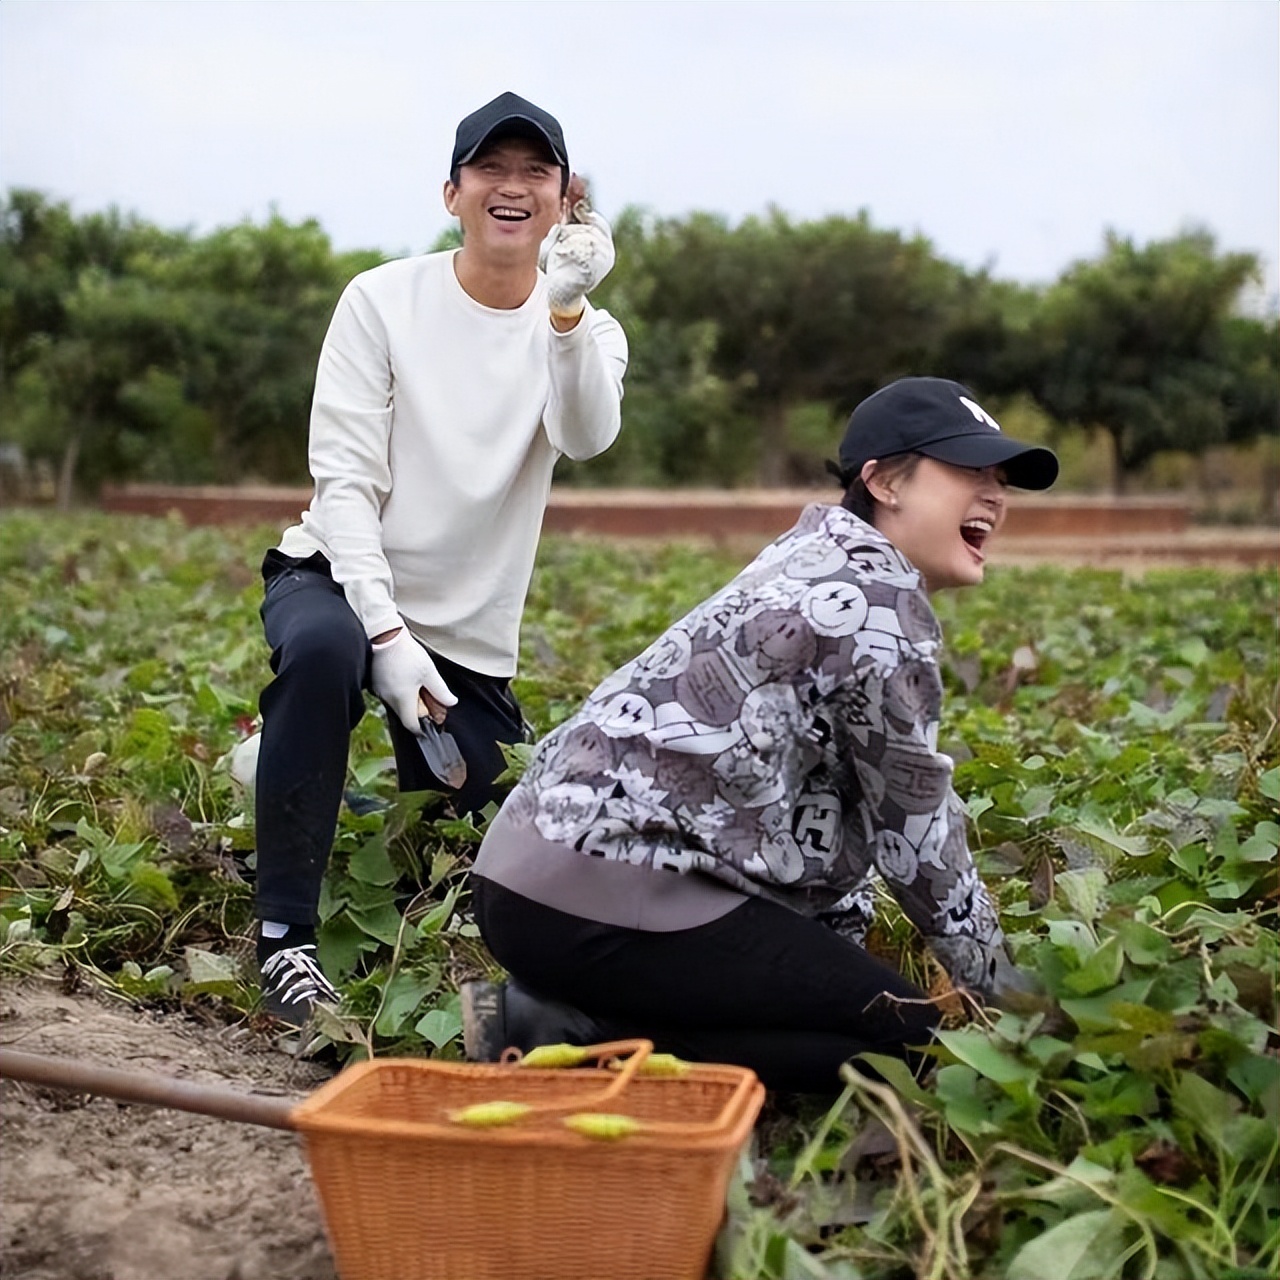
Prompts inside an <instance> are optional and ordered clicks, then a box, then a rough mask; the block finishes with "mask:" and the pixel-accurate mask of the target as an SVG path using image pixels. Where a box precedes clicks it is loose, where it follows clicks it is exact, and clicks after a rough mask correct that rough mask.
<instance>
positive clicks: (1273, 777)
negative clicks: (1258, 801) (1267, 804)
mask: <svg viewBox="0 0 1280 1280" xmlns="http://www.w3.org/2000/svg"><path fill="white" fill-rule="evenodd" d="M1258 790H1259V792H1261V794H1262V795H1264V796H1266V798H1267V799H1268V800H1280V767H1277V768H1275V769H1268V770H1267V771H1266V773H1264V774H1263V775H1262V776H1261V777H1260V778H1259V779H1258Z"/></svg>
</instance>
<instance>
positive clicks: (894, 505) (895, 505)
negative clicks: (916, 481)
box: [889, 498, 902, 511]
mask: <svg viewBox="0 0 1280 1280" xmlns="http://www.w3.org/2000/svg"><path fill="white" fill-rule="evenodd" d="M889 510H890V511H901V510H902V503H900V502H899V501H898V500H897V498H890V499H889Z"/></svg>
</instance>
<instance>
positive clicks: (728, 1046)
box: [472, 877, 938, 1094]
mask: <svg viewBox="0 0 1280 1280" xmlns="http://www.w3.org/2000/svg"><path fill="white" fill-rule="evenodd" d="M472 887H473V895H474V905H475V915H476V923H477V924H478V925H479V927H480V933H481V935H482V936H483V938H484V940H485V943H486V945H487V946H488V947H489V949H490V951H492V952H493V955H494V957H495V958H496V959H497V961H498V963H499V964H501V965H502V966H503V967H504V968H505V969H506V970H507V971H508V973H510V974H511V975H512V976H513V977H514V978H516V979H517V980H518V981H519V982H520V983H521V985H522V986H525V987H527V988H528V989H530V990H531V991H534V992H536V993H537V994H539V995H542V996H545V997H548V998H550V999H552V1000H559V1001H563V1002H565V1003H566V1004H570V1005H573V1006H575V1007H576V1008H578V1009H580V1010H581V1011H582V1012H583V1013H585V1014H587V1015H589V1016H590V1017H591V1018H592V1019H593V1020H594V1021H595V1022H596V1024H597V1026H598V1027H599V1030H600V1033H601V1038H602V1039H605V1040H612V1039H622V1038H629V1037H635V1036H642V1037H644V1038H645V1039H648V1040H652V1041H653V1042H654V1044H655V1047H656V1048H657V1049H659V1050H661V1051H665V1052H668V1053H675V1054H679V1055H680V1056H681V1057H683V1058H688V1059H690V1060H691V1061H695V1062H727V1063H733V1064H736V1065H738V1066H744V1067H751V1068H752V1069H753V1070H754V1071H755V1072H756V1074H757V1075H759V1077H760V1078H761V1080H763V1081H764V1083H765V1084H766V1085H767V1086H768V1087H770V1088H773V1089H783V1090H787V1091H790V1092H797V1093H830V1094H834V1093H836V1092H838V1091H839V1089H840V1088H841V1081H840V1078H839V1074H838V1073H839V1068H840V1065H841V1063H843V1062H845V1061H847V1060H848V1059H849V1058H851V1057H853V1056H854V1055H855V1054H858V1053H863V1052H874V1053H884V1054H891V1055H894V1056H896V1057H902V1058H906V1059H907V1060H908V1061H913V1065H914V1055H912V1054H911V1053H910V1052H909V1049H910V1047H911V1046H924V1045H927V1044H928V1042H929V1041H930V1040H931V1039H932V1037H933V1032H934V1029H935V1028H936V1026H937V1023H938V1012H937V1010H936V1009H935V1008H934V1006H933V1005H932V1004H930V1003H928V1002H927V998H926V996H925V994H924V992H922V991H920V990H919V989H918V988H916V987H914V986H913V985H912V984H911V983H910V982H908V981H907V980H906V979H905V978H904V977H903V976H902V975H901V974H900V973H898V972H897V971H896V970H894V969H891V968H889V967H888V966H887V965H884V964H882V963H881V962H880V961H878V960H876V959H874V958H873V957H872V956H869V955H868V954H867V953H866V952H865V951H863V950H862V948H861V947H858V946H856V945H855V944H854V943H852V942H848V941H846V940H845V939H844V938H841V937H840V936H839V935H837V934H836V933H834V932H832V930H830V929H828V928H827V926H826V925H824V924H821V923H820V922H818V921H816V920H811V919H808V918H807V917H804V916H801V915H798V914H797V913H796V912H794V911H789V910H788V909H787V908H785V907H780V906H777V905H776V904H774V903H772V902H766V901H765V900H763V899H761V898H749V899H748V900H747V901H745V902H744V903H743V904H742V905H741V906H740V907H735V908H734V909H733V910H732V911H730V912H729V913H728V914H727V915H724V916H721V917H720V919H718V920H713V921H712V922H711V923H710V924H705V925H700V926H698V927H697V928H694V929H682V930H677V931H675V932H671V933H651V932H645V931H641V930H637V929H622V928H618V927H617V926H615V925H605V924H596V923H594V922H592V921H588V920H582V919H580V918H578V917H576V916H571V915H567V914H565V913H564V912H562V911H556V910H553V909H552V908H550V907H544V906H542V905H540V904H539V903H536V902H532V901H530V900H529V899H528V898H525V897H523V896H521V895H520V894H517V893H513V892H511V890H509V889H505V888H503V887H502V886H501V885H497V884H494V883H493V882H492V881H488V880H484V879H482V878H480V877H474V878H473V879H472Z"/></svg>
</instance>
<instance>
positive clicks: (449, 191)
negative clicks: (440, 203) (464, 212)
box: [444, 178, 458, 217]
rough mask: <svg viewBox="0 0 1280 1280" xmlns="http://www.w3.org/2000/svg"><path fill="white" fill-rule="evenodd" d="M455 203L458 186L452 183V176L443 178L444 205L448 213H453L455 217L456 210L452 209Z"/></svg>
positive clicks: (456, 201)
mask: <svg viewBox="0 0 1280 1280" xmlns="http://www.w3.org/2000/svg"><path fill="white" fill-rule="evenodd" d="M457 203H458V188H457V187H455V186H454V185H453V179H452V178H446V179H445V180H444V207H445V209H446V210H448V212H449V213H450V214H452V215H454V216H455V217H456V216H457V211H456V210H455V209H454V205H456V204H457Z"/></svg>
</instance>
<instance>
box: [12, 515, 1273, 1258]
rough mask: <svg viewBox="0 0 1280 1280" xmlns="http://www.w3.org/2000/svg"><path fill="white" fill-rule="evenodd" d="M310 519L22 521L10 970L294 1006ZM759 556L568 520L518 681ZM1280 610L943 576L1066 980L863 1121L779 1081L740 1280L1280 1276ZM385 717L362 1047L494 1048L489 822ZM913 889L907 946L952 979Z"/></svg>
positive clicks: (547, 564) (740, 1249)
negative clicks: (300, 654) (422, 761)
mask: <svg viewBox="0 0 1280 1280" xmlns="http://www.w3.org/2000/svg"><path fill="white" fill-rule="evenodd" d="M273 538H274V532H273V531H270V530H256V531H255V530H243V531H231V532H227V531H223V532H216V533H215V532H211V531H207V530H188V529H185V528H184V527H183V526H181V525H180V524H177V523H172V522H166V521H147V520H131V519H123V518H105V517H102V516H96V515H78V516H72V517H59V518H53V517H49V516H47V515H43V514H42V515H40V516H39V517H36V516H34V515H26V514H21V513H16V514H7V515H5V516H3V517H0V655H2V656H0V972H3V973H8V974H19V973H30V972H35V971H40V972H46V973H47V972H53V973H55V974H60V975H61V976H62V977H64V978H65V979H67V980H70V981H74V980H80V979H87V980H92V981H95V982H101V983H105V984H108V985H110V986H112V987H114V988H115V989H116V990H117V991H119V992H120V993H121V994H123V995H125V996H127V997H129V998H130V999H133V1000H136V1001H139V1002H142V1003H149V1004H155V1005H160V1006H164V1007H180V1006H188V1007H190V1006H192V1005H200V1006H202V1007H203V1008H204V1010H205V1011H206V1013H207V1014H209V1015H210V1016H216V1017H223V1018H227V1019H249V1020H252V1019H254V1018H256V1017H257V1012H256V1010H257V988H256V973H255V971H254V969H253V966H252V963H251V962H250V960H249V959H248V957H249V956H250V954H251V950H252V948H251V941H250V940H251V933H252V921H251V917H252V909H251V908H252V903H251V895H252V890H251V887H250V883H249V882H250V881H251V878H252V874H253V862H254V855H253V847H254V839H253V812H252V807H251V804H250V802H249V797H248V796H246V795H245V794H244V793H243V792H242V791H241V790H240V789H239V788H238V787H237V786H236V785H235V784H234V783H233V781H232V779H231V777H230V774H229V771H228V767H227V757H228V755H229V753H230V752H231V750H232V749H233V748H234V747H235V745H236V744H237V743H238V742H239V741H240V740H241V739H242V738H243V737H244V736H245V735H246V734H247V733H248V732H250V731H251V729H252V725H253V716H254V713H255V710H256V705H257V696H258V692H259V689H260V686H261V685H262V683H263V682H264V681H265V680H266V679H267V678H268V674H269V673H268V672H267V667H266V650H265V645H264V642H263V641H262V639H261V634H260V626H259V622H258V618H257V608H258V603H259V599H260V589H259V587H258V583H257V580H256V573H255V568H254V566H255V564H256V562H257V560H258V558H259V557H260V555H261V552H262V550H263V548H264V547H265V546H267V545H270V543H271V541H272V540H273ZM746 558H747V557H746V555H745V553H744V554H741V555H738V556H735V555H734V554H733V553H731V552H728V551H716V552H713V551H707V550H703V549H696V548H692V547H687V546H665V547H646V548H638V547H635V546H623V545H619V546H612V545H609V544H602V543H599V542H587V541H585V540H584V541H579V540H572V539H556V538H548V539H546V540H545V541H544V544H543V547H542V550H541V552H540V556H539V562H538V568H537V572H536V575H535V579H534V584H533V588H532V590H531V593H530V599H529V608H528V614H527V618H526V624H525V628H524V636H523V651H522V660H521V671H522V674H521V677H520V679H519V681H518V682H517V693H518V695H519V697H520V698H521V700H522V703H523V705H524V707H525V710H526V713H527V714H528V716H529V717H530V719H531V720H532V722H533V723H534V725H535V728H536V729H537V730H539V731H540V732H545V731H546V730H548V729H550V728H551V727H553V726H554V725H556V724H558V723H560V722H561V721H562V720H563V719H564V718H565V717H566V716H567V715H569V714H570V713H571V712H572V711H573V709H574V708H575V707H576V706H577V704H578V703H579V702H580V701H581V699H582V698H583V697H584V696H585V695H586V693H587V692H589V690H590V689H591V688H592V687H593V686H594V684H595V683H596V682H597V681H598V680H599V679H600V678H602V677H603V676H604V675H605V674H607V672H608V671H610V670H611V669H612V668H613V667H614V666H616V665H617V664H618V663H620V662H622V661H624V660H626V659H627V658H629V657H631V656H632V655H634V654H635V653H637V652H638V651H639V650H640V649H641V648H643V647H644V646H645V645H647V644H648V643H649V642H650V641H651V640H652V639H653V638H654V637H655V636H656V635H657V634H658V632H659V631H660V630H661V629H662V628H663V627H665V626H666V625H667V623H668V622H670V621H671V620H672V619H674V618H675V617H676V616H678V615H679V614H681V613H683V612H684V611H685V610H686V609H687V608H689V607H691V606H692V605H693V604H694V603H696V602H697V601H698V600H700V599H701V598H703V597H704V596H705V595H707V594H708V593H709V592H711V591H712V590H714V589H715V588H716V587H718V586H719V585H720V584H722V583H723V582H724V581H725V580H727V578H728V577H729V576H731V574H732V573H733V572H735V571H736V569H737V568H739V567H740V566H741V564H742V563H743V562H744V561H745V559H746ZM1277 594H1278V593H1277V581H1276V577H1275V575H1274V573H1263V572H1258V573H1238V574H1233V575H1222V574H1218V573H1207V572H1200V571H1179V572H1174V571H1166V572H1160V573H1151V574H1148V575H1146V576H1145V577H1143V578H1142V579H1140V580H1129V579H1125V578H1124V577H1122V576H1121V575H1119V574H1118V573H1111V572H1098V571H1092V570H1075V571H1069V572H1068V571H1063V570H1056V569H1048V568H1044V569H1035V570H1023V571H1012V570H1009V571H1004V572H1000V571H995V572H992V574H991V575H990V581H989V583H988V584H987V585H986V586H985V587H984V588H983V589H982V590H980V591H976V592H969V593H962V594H958V595H955V596H940V597H937V598H936V599H935V605H936V607H937V609H938V611H939V614H940V616H941V618H942V622H943V626H944V630H945V632H946V636H947V647H946V651H945V658H944V661H945V667H944V678H945V680H946V682H947V685H948V689H949V698H948V702H947V710H946V719H945V722H944V726H943V737H944V742H943V746H944V748H945V749H946V750H948V751H949V752H950V753H951V754H952V755H953V756H954V758H955V759H956V761H957V767H956V772H955V782H956V786H957V789H958V791H959V792H960V794H961V797H962V799H963V800H964V802H965V804H966V806H967V809H968V813H969V817H970V824H971V832H970V834H971V842H972V845H973V847H974V849H975V856H976V857H977V859H978V861H979V864H980V866H981V867H982V869H983V871H984V874H985V876H986V879H987V881H988V883H989V884H990V885H991V886H992V888H993V890H994V892H995V894H996V897H997V899H998V903H999V906H1000V908H1001V912H1002V916H1003V920H1004V924H1005V927H1006V932H1007V933H1008V934H1009V936H1010V939H1011V942H1012V944H1013V946H1014V948H1015V951H1016V955H1017V958H1018V961H1019V963H1020V964H1021V965H1022V966H1023V967H1024V968H1025V969H1027V970H1029V971H1031V972H1033V973H1034V974H1035V975H1036V976H1037V977H1038V979H1039V981H1040V983H1041V986H1042V988H1043V996H1042V998H1041V1000H1040V1003H1039V1005H1038V1006H1036V1007H1028V1008H1026V1009H1023V1010H1020V1011H1018V1012H1010V1013H1004V1014H999V1015H991V1016H987V1015H983V1016H979V1017H977V1018H973V1019H970V1020H968V1021H965V1020H962V1019H960V1018H958V1017H957V1018H953V1019H952V1020H951V1023H950V1025H948V1027H947V1029H946V1030H944V1031H943V1033H942V1034H941V1035H940V1037H939V1039H938V1042H937V1044H936V1045H935V1046H934V1048H933V1049H932V1050H931V1054H932V1060H933V1063H932V1072H931V1074H930V1075H929V1076H928V1077H927V1078H926V1079H925V1080H924V1081H923V1082H919V1081H916V1080H915V1079H913V1078H912V1077H911V1076H910V1075H909V1074H908V1073H907V1072H906V1070H905V1068H903V1067H902V1066H901V1064H899V1063H897V1062H895V1061H892V1060H885V1059H876V1058H869V1059H868V1060H866V1061H860V1062H855V1063H853V1064H850V1066H849V1068H848V1070H847V1080H846V1089H845V1092H844V1094H843V1095H842V1096H841V1097H840V1098H839V1099H838V1100H837V1101H836V1102H835V1104H834V1105H832V1106H830V1107H827V1106H815V1105H814V1104H811V1103H809V1102H799V1101H792V1100H778V1101H776V1102H775V1103H774V1104H773V1106H772V1107H771V1110H770V1112H769V1113H768V1115H767V1116H766V1118H765V1120H764V1121H763V1122H762V1124H761V1125H760V1127H759V1129H758V1133H757V1142H756V1147H755V1149H754V1151H753V1152H752V1153H751V1154H750V1155H749V1156H747V1157H745V1158H744V1160H743V1163H742V1167H741V1171H740V1176H739V1178H738V1179H737V1180H736V1182H735V1185H734V1187H733V1190H732V1195H731V1213H730V1220H729V1226H728V1229H727V1230H726V1231H725V1233H724V1234H723V1236H722V1239H721V1242H720V1249H719V1259H718V1267H717V1274H718V1275H721V1276H724V1277H739V1278H742V1280H746V1278H747V1277H751V1278H752V1280H778V1278H781V1277H788V1278H791V1277H824V1278H826V1280H855V1278H856V1280H908V1278H911V1280H915V1278H916V1277H926V1276H928V1277H938V1278H944V1277H945V1280H966V1278H971V1280H996V1278H997V1277H999V1278H1001V1280H1006V1278H1007V1280H1031V1278H1032V1277H1039V1276H1041V1275H1048V1274H1052V1275H1055V1276H1061V1277H1063V1278H1064V1280H1090V1278H1091V1277H1097V1278H1098V1280H1103V1278H1106V1280H1112V1278H1113V1277H1119V1278H1120V1280H1126V1278H1128V1277H1144V1278H1149V1280H1199V1278H1201V1277H1203V1278H1204V1280H1227V1278H1228V1277H1235V1278H1236V1280H1244V1278H1246V1277H1256V1278H1260V1277H1263V1276H1269V1275H1273V1274H1274V1273H1275V1271H1276V1269H1277V1266H1278V1265H1280V1190H1278V1185H1280V1181H1278V1178H1277V1172H1278V1170H1277V1159H1278V1156H1277V1142H1276V1135H1277V1132H1280V1058H1278V1057H1277V1037H1276V1035H1275V1033H1274V1030H1273V1028H1274V1027H1275V1025H1276V1012H1277V1010H1276V976H1277V964H1278V957H1277V950H1278V948H1277V935H1276V903H1277V871H1276V867H1277V844H1278V843H1280V823H1277V820H1276V815H1277V807H1278V802H1280V741H1278V735H1277V733H1276V721H1275V708H1276V705H1277V697H1276V695H1277V686H1278V685H1280V669H1278V664H1277V654H1276V633H1275V617H1276V611H1277ZM371 710H372V711H373V714H371V715H369V716H366V718H365V720H364V721H363V723H362V724H361V725H360V727H359V729H358V730H357V732H356V734H355V736H354V738H353V741H352V752H351V777H350V785H351V788H352V790H353V792H358V793H360V795H361V796H362V799H363V803H360V804H357V805H353V806H347V807H344V809H343V811H342V814H341V818H340V823H339V830H338V833H337V838H336V840H335V846H334V853H333V857H332V860H331V864H330V868H329V872H328V875H327V877H326V881H325V887H324V895H323V899H322V904H321V914H322V917H323V920H322V927H321V952H322V956H323V959H324V963H325V966H326V969H327V970H328V971H329V972H330V973H331V974H332V975H333V976H334V977H335V979H336V980H337V982H338V985H339V987H340V989H341V991H342V995H343V1002H342V1005H341V1007H340V1009H339V1010H338V1013H337V1014H336V1015H335V1016H334V1017H332V1018H330V1019H328V1020H327V1021H326V1022H325V1023H324V1025H323V1027H322V1031H323V1032H324V1034H325V1035H326V1036H327V1037H328V1038H329V1039H330V1040H331V1041H332V1042H333V1044H334V1045H335V1046H336V1047H337V1048H338V1050H339V1052H340V1053H341V1054H342V1055H345V1056H364V1055H367V1054H370V1053H386V1052H397V1053H410V1054H415V1053H422V1054H426V1053H431V1054H442V1055H445V1056H448V1055H456V1054H457V1053H458V1052H459V1044H458V1040H459V1030H460V1016H459V1007H458V997H457V988H458V984H459V981H460V980H461V979H462V978H464V977H466V976H468V975H470V974H475V973H480V972H488V971H492V970H493V968H494V966H493V963H492V961H491V960H490V958H489V957H488V956H487V954H486V953H485V951H484V949H483V947H482V946H481V945H480V943H479V940H478V938H477V937H476V931H475V927H474V924H473V923H472V921H471V918H470V913H469V909H468V902H467V892H466V870H467V867H468V865H469V861H470V857H471V855H472V853H473V852H474V850H475V847H476V844H477V842H478V840H479V839H480V836H481V834H482V831H483V827H484V823H485V821H486V820H487V819H485V818H484V817H482V818H481V819H480V820H479V821H478V822H476V823H471V822H460V821H458V820H457V819H455V818H454V817H453V816H452V815H451V814H450V813H449V812H448V810H447V807H446V806H445V805H444V804H443V802H442V800H441V798H440V797H435V796H430V795H409V796H398V795H397V794H396V790H395V779H394V765H393V763H392V761H391V759H390V752H389V747H388V744H387V740H386V735H385V730H384V727H383V726H382V724H381V723H380V721H379V718H378V714H379V713H378V712H377V711H376V709H375V708H373V707H372V704H371ZM526 758H527V751H524V750H515V751H513V752H512V753H511V763H512V773H513V775H514V774H516V773H518V772H519V770H520V768H521V767H522V762H523V760H524V759H526ZM357 809H359V810H360V811H359V812H357V811H356V810H357ZM880 905H881V913H880V919H879V921H878V923H877V925H876V927H875V928H874V930H873V932H872V936H871V945H872V947H873V948H874V949H875V950H876V951H877V952H879V953H880V954H882V955H884V956H886V957H887V958H889V959H890V960H891V961H892V962H893V963H896V964H898V965H899V966H900V967H901V968H902V969H903V970H904V971H905V972H907V973H908V974H909V975H911V976H912V977H913V978H915V979H916V980H918V981H920V982H921V983H923V984H925V985H927V986H931V987H933V988H934V989H935V990H938V991H940V992H941V993H942V994H943V996H944V998H945V986H944V984H942V983H941V981H940V971H939V970H938V968H937V966H936V964H935V963H934V962H933V961H932V960H931V958H930V957H929V955H928V954H927V952H926V951H924V950H923V949H922V948H921V946H920V945H919V942H918V939H917V938H916V936H915V934H914V931H913V930H912V929H911V928H910V926H909V925H908V924H907V922H906V921H905V920H904V919H903V918H902V916H901V913H900V912H898V911H897V909H896V906H895V904H894V903H893V902H892V901H891V900H889V899H888V898H885V899H884V900H883V901H882V902H881V904H880ZM877 1134H878V1135H879V1137H878V1140H877V1139H876V1135H877Z"/></svg>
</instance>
